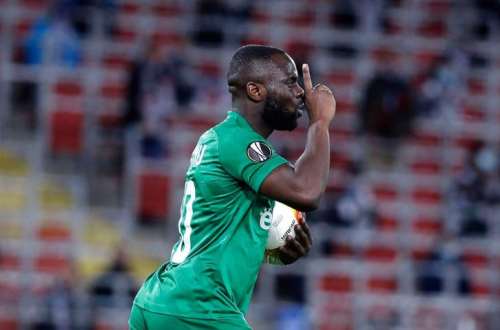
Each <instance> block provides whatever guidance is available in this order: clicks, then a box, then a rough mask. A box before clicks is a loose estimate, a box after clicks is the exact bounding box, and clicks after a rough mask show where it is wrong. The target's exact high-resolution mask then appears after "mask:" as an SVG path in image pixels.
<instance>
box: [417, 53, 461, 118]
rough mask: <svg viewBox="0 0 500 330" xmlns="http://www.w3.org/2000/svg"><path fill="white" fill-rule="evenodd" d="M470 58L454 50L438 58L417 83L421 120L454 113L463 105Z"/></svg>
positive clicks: (418, 110) (418, 77) (418, 107)
mask: <svg viewBox="0 0 500 330" xmlns="http://www.w3.org/2000/svg"><path fill="white" fill-rule="evenodd" d="M466 68H467V56H466V55H465V54H464V53H463V52H462V51H460V50H452V51H449V52H448V53H446V54H444V55H443V56H440V57H438V58H437V59H436V60H435V61H434V63H433V64H432V65H431V66H430V68H429V69H427V70H426V71H425V72H424V73H423V74H421V75H419V76H417V77H416V78H415V79H414V82H413V85H414V86H415V89H416V90H417V93H418V97H417V98H416V102H417V103H416V104H417V106H416V107H417V112H418V114H419V115H422V116H436V115H439V114H442V113H445V114H446V113H454V112H455V111H454V109H456V107H457V106H458V103H459V101H461V100H462V99H461V97H460V93H461V92H462V88H463V85H464V75H465V72H464V70H466Z"/></svg>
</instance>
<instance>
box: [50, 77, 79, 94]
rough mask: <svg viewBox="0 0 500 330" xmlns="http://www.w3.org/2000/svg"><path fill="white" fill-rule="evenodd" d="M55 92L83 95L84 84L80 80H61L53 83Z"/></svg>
mask: <svg viewBox="0 0 500 330" xmlns="http://www.w3.org/2000/svg"><path fill="white" fill-rule="evenodd" d="M53 92H54V93H55V94H56V95H58V96H70V97H76V96H82V94H83V86H82V84H81V82H78V81H71V80H60V81H58V82H57V83H56V84H54V85H53Z"/></svg>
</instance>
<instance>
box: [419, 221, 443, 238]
mask: <svg viewBox="0 0 500 330" xmlns="http://www.w3.org/2000/svg"><path fill="white" fill-rule="evenodd" d="M442 228H443V222H442V221H441V219H436V218H429V217H418V218H416V219H413V221H412V229H413V231H414V232H416V233H419V234H423V235H431V236H436V235H439V234H440V233H441V232H442Z"/></svg>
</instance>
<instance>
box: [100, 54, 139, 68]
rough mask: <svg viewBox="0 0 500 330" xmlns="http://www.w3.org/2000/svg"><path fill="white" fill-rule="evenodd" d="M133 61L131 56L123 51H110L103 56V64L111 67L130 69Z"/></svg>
mask: <svg viewBox="0 0 500 330" xmlns="http://www.w3.org/2000/svg"><path fill="white" fill-rule="evenodd" d="M131 62H132V61H131V59H130V56H128V55H127V54H123V53H109V54H106V55H104V56H103V57H102V65H103V66H104V67H105V68H109V69H128V68H129V67H130V65H131Z"/></svg>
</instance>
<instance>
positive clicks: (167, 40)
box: [152, 30, 185, 47]
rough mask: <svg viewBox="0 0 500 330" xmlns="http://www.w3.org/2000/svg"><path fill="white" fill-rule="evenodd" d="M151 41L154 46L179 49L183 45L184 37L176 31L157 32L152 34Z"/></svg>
mask: <svg viewBox="0 0 500 330" xmlns="http://www.w3.org/2000/svg"><path fill="white" fill-rule="evenodd" d="M152 41H153V42H154V43H155V44H156V45H161V46H169V47H179V46H182V45H183V44H184V43H185V37H184V36H183V35H182V34H180V33H178V32H176V31H164V30H157V31H155V32H153V37H152Z"/></svg>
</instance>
